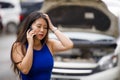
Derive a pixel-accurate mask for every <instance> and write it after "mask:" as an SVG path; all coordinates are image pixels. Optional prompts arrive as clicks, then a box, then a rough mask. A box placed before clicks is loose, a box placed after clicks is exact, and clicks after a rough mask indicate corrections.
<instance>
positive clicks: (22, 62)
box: [12, 31, 34, 74]
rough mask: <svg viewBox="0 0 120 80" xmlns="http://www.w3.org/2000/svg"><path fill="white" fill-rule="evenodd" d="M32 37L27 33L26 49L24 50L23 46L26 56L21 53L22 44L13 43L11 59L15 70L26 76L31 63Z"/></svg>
mask: <svg viewBox="0 0 120 80" xmlns="http://www.w3.org/2000/svg"><path fill="white" fill-rule="evenodd" d="M33 35H34V34H32V32H31V33H29V31H27V39H28V48H27V50H26V47H25V45H24V48H23V49H24V51H25V53H26V55H25V56H24V55H23V51H22V47H23V46H22V44H21V43H15V44H14V45H13V53H12V57H13V60H14V62H15V63H16V66H17V68H18V69H19V70H20V71H21V72H22V73H24V74H28V72H29V71H30V69H31V66H32V61H33Z"/></svg>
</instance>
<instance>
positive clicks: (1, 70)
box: [0, 35, 18, 80]
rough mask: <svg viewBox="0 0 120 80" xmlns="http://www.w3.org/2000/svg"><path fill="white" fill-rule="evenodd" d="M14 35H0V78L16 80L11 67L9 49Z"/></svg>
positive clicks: (2, 79) (0, 79)
mask: <svg viewBox="0 0 120 80" xmlns="http://www.w3.org/2000/svg"><path fill="white" fill-rule="evenodd" d="M14 40H15V35H0V80H18V79H17V77H16V75H15V74H14V72H13V71H12V68H11V60H10V50H11V45H12V43H13V41H14Z"/></svg>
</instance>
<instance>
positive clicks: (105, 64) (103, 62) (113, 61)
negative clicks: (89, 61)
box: [98, 54, 118, 70]
mask: <svg viewBox="0 0 120 80" xmlns="http://www.w3.org/2000/svg"><path fill="white" fill-rule="evenodd" d="M117 62H118V55H113V54H112V55H107V56H104V57H103V58H101V59H100V61H99V62H98V64H99V68H100V70H106V69H110V68H113V67H115V66H116V65H117Z"/></svg>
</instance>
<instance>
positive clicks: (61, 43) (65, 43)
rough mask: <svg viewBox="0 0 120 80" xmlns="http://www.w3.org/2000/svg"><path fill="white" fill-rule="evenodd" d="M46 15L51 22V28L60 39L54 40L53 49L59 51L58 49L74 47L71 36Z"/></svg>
mask: <svg viewBox="0 0 120 80" xmlns="http://www.w3.org/2000/svg"><path fill="white" fill-rule="evenodd" d="M46 17H47V19H48V22H49V26H50V30H51V31H52V32H53V33H54V34H55V35H56V37H57V38H58V40H52V43H53V44H52V49H53V51H54V52H58V51H64V50H68V49H70V48H72V47H73V42H72V41H71V40H70V39H69V37H67V36H66V35H64V34H63V33H62V32H61V31H59V30H58V29H57V28H56V27H54V25H53V24H52V23H51V20H50V19H49V16H48V15H46Z"/></svg>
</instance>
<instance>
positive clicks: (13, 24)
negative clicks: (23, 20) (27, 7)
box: [0, 0, 21, 33]
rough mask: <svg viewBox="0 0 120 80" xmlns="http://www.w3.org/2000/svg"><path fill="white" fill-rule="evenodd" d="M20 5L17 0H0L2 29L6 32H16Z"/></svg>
mask: <svg viewBox="0 0 120 80" xmlns="http://www.w3.org/2000/svg"><path fill="white" fill-rule="evenodd" d="M20 13H21V6H20V1H19V0H0V15H1V17H2V23H3V26H4V30H5V31H7V32H10V33H11V32H12V33H13V32H16V30H17V27H18V25H19V23H20V19H19V16H20Z"/></svg>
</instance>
